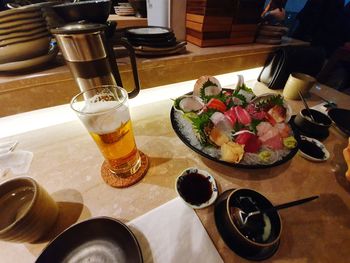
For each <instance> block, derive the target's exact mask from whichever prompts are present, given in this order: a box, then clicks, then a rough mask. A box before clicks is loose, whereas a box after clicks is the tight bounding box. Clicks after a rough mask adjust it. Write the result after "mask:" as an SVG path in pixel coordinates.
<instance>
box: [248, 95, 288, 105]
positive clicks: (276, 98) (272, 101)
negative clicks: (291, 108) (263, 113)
mask: <svg viewBox="0 0 350 263" xmlns="http://www.w3.org/2000/svg"><path fill="white" fill-rule="evenodd" d="M275 105H279V106H283V97H282V96H281V95H279V94H276V95H272V96H270V97H268V98H266V99H263V100H261V101H259V102H258V103H257V104H256V105H255V106H256V107H257V108H271V107H273V106H275Z"/></svg>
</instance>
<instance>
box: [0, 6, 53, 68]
mask: <svg viewBox="0 0 350 263" xmlns="http://www.w3.org/2000/svg"><path fill="white" fill-rule="evenodd" d="M56 54H57V48H55V47H52V45H51V35H50V32H49V30H48V28H47V25H46V22H45V19H44V17H43V13H42V10H41V5H28V6H24V7H19V8H15V9H10V10H6V11H2V12H0V71H12V70H16V69H23V68H26V67H31V66H37V64H42V63H44V62H47V61H49V60H51V59H52V58H53V57H54V56H55V55H56ZM33 60H34V64H33V63H31V62H32V61H33Z"/></svg>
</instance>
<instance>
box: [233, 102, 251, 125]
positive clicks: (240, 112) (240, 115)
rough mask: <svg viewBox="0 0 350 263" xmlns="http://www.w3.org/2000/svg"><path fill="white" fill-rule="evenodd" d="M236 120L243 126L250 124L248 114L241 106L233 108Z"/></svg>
mask: <svg viewBox="0 0 350 263" xmlns="http://www.w3.org/2000/svg"><path fill="white" fill-rule="evenodd" d="M234 109H235V112H236V116H237V119H238V121H239V122H240V123H242V124H243V125H248V124H250V123H251V122H252V118H251V117H250V115H249V113H248V112H247V111H246V110H245V109H243V108H242V107H241V106H236V107H235V108H234Z"/></svg>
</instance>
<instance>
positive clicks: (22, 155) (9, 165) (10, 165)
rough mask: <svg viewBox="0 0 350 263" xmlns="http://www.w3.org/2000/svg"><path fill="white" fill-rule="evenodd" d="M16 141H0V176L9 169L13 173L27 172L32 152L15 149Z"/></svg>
mask: <svg viewBox="0 0 350 263" xmlns="http://www.w3.org/2000/svg"><path fill="white" fill-rule="evenodd" d="M16 146H17V141H11V142H3V143H0V177H1V176H3V175H5V174H6V173H7V172H8V171H9V170H11V172H12V173H13V174H15V175H19V174H25V173H27V172H28V170H29V167H30V164H31V162H32V159H33V153H32V152H28V151H15V152H13V150H14V148H15V147H16Z"/></svg>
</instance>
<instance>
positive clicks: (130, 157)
mask: <svg viewBox="0 0 350 263" xmlns="http://www.w3.org/2000/svg"><path fill="white" fill-rule="evenodd" d="M89 133H90V135H91V136H92V138H93V139H94V141H95V142H96V144H97V146H98V147H99V149H100V151H101V152H102V154H103V156H104V157H105V159H106V160H107V162H108V163H109V165H110V168H111V170H112V171H114V172H116V173H118V174H126V175H127V174H133V173H134V172H135V171H137V170H138V168H139V167H140V164H141V162H140V155H139V152H138V150H137V147H136V143H135V139H134V134H133V130H132V126H131V121H130V120H128V121H127V122H126V123H122V124H121V126H120V127H119V128H117V130H116V131H114V132H111V133H107V134H97V133H94V132H91V131H90V132H89Z"/></svg>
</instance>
